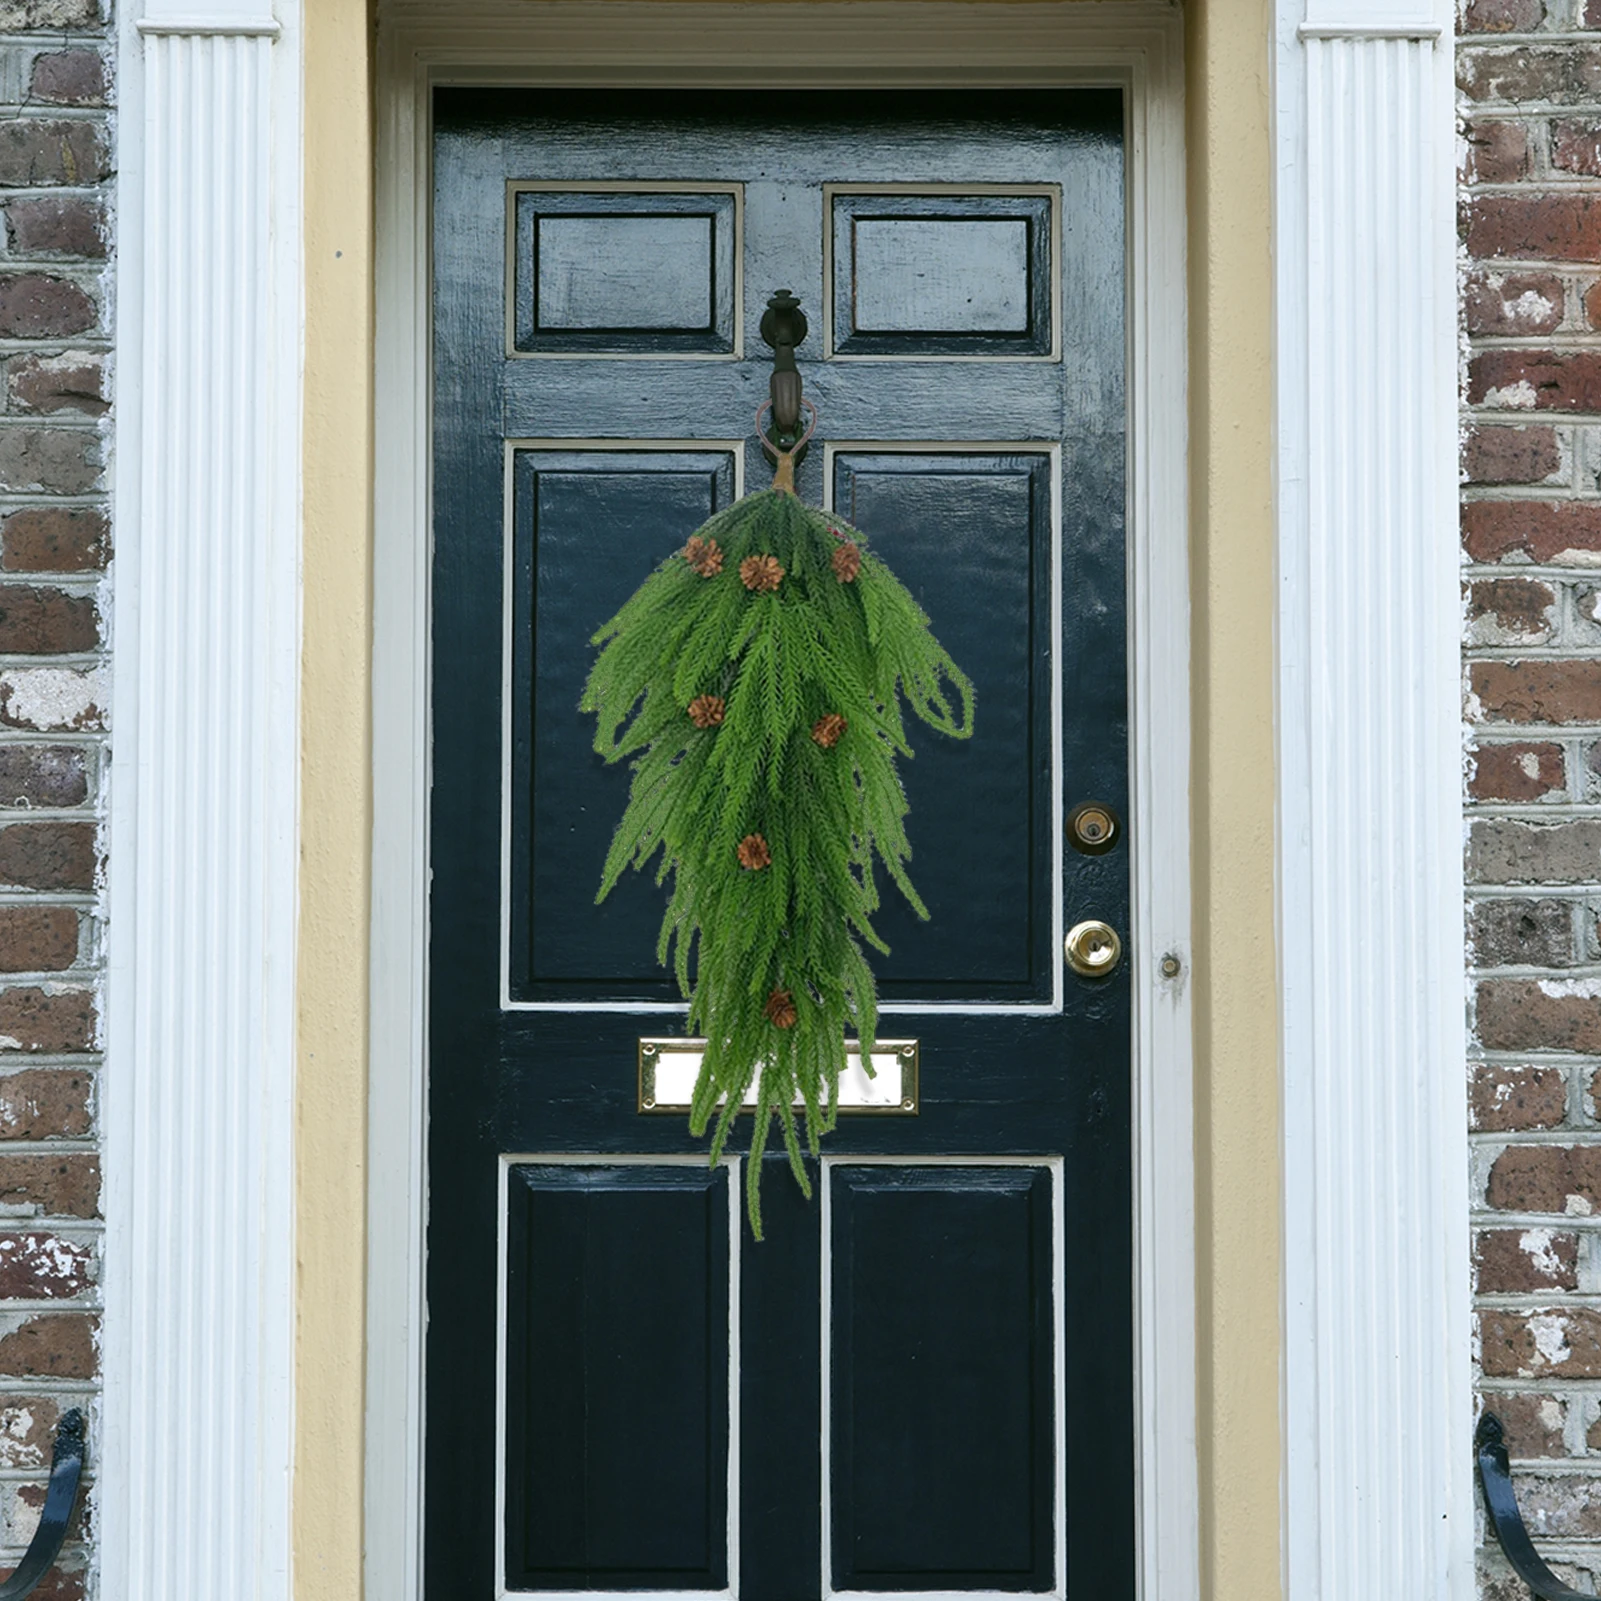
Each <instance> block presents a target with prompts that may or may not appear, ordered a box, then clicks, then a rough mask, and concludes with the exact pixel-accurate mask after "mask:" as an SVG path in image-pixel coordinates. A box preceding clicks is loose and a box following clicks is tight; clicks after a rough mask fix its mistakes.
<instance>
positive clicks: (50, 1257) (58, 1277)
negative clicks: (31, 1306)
mask: <svg viewBox="0 0 1601 1601" xmlns="http://www.w3.org/2000/svg"><path fill="white" fill-rule="evenodd" d="M93 1270H94V1253H93V1252H92V1251H91V1250H90V1249H89V1247H88V1246H87V1245H85V1244H84V1243H83V1241H82V1240H68V1239H64V1238H62V1236H61V1235H59V1234H46V1233H41V1232H37V1231H27V1232H23V1233H17V1234H0V1300H6V1301H24V1300H27V1301H55V1300H62V1299H65V1298H66V1297H67V1296H71V1295H82V1294H83V1292H84V1291H85V1290H87V1289H88V1288H89V1287H90V1285H91V1284H93V1282H94V1271H93Z"/></svg>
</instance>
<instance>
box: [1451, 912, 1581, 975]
mask: <svg viewBox="0 0 1601 1601" xmlns="http://www.w3.org/2000/svg"><path fill="white" fill-rule="evenodd" d="M1471 911H1472V918H1471V920H1470V923H1469V934H1468V943H1469V948H1470V950H1471V952H1472V958H1473V961H1474V962H1475V963H1476V964H1477V965H1478V966H1479V967H1571V966H1572V965H1573V961H1574V956H1573V903H1572V902H1571V901H1560V900H1525V899H1523V898H1522V897H1519V898H1518V899H1516V900H1506V899H1503V898H1502V897H1500V896H1497V897H1496V898H1495V899H1493V900H1478V901H1474V902H1473V903H1472V905H1471Z"/></svg>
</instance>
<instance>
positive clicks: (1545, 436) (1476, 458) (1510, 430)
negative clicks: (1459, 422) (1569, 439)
mask: <svg viewBox="0 0 1601 1601" xmlns="http://www.w3.org/2000/svg"><path fill="white" fill-rule="evenodd" d="M1561 465H1562V450H1561V447H1560V446H1559V445H1558V444H1557V435H1556V429H1554V428H1545V427H1540V428H1514V427H1504V426H1498V425H1489V426H1486V427H1483V428H1475V429H1473V430H1471V432H1470V433H1469V434H1468V437H1467V439H1466V440H1465V441H1464V443H1463V447H1462V469H1463V472H1464V473H1465V474H1466V475H1467V480H1468V482H1469V483H1473V484H1537V483H1539V482H1540V480H1541V479H1542V478H1549V477H1550V476H1551V475H1552V473H1554V472H1556V471H1557V470H1558V469H1559V468H1560V467H1561Z"/></svg>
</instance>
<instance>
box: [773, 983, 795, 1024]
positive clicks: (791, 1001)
mask: <svg viewBox="0 0 1601 1601" xmlns="http://www.w3.org/2000/svg"><path fill="white" fill-rule="evenodd" d="M795 1017H796V1012H795V997H794V996H793V995H791V994H790V993H789V991H788V990H774V991H773V993H772V994H771V995H769V996H768V997H767V1021H768V1022H769V1023H771V1024H772V1025H773V1027H774V1028H794V1026H795Z"/></svg>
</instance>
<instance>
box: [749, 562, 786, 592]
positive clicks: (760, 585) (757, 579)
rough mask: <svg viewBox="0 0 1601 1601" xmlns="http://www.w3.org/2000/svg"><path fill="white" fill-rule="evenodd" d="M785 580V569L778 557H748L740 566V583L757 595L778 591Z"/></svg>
mask: <svg viewBox="0 0 1601 1601" xmlns="http://www.w3.org/2000/svg"><path fill="white" fill-rule="evenodd" d="M783 580H784V569H783V568H782V567H780V566H779V565H778V557H776V556H747V557H746V558H745V559H744V561H742V562H741V563H740V564H739V581H740V583H742V584H743V585H744V586H745V587H746V589H749V590H751V591H753V592H754V593H755V594H758V595H759V594H761V593H762V592H763V591H764V590H768V589H777V588H778V586H779V585H780V584H781V583H782V582H783Z"/></svg>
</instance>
